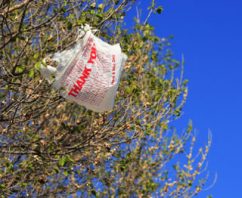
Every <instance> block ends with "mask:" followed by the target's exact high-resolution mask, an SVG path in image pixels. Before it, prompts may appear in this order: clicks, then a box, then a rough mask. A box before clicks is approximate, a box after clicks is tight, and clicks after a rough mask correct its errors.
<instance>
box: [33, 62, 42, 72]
mask: <svg viewBox="0 0 242 198" xmlns="http://www.w3.org/2000/svg"><path fill="white" fill-rule="evenodd" d="M40 66H41V62H37V63H35V65H34V68H35V69H36V70H38V71H39V70H40Z"/></svg>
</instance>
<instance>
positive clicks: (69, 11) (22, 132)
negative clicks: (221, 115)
mask: <svg viewBox="0 0 242 198" xmlns="http://www.w3.org/2000/svg"><path fill="white" fill-rule="evenodd" d="M134 4H135V1H134V0H123V1H121V0H109V1H107V0H104V1H102V2H98V1H92V0H88V1H84V0H58V1H55V0H46V1H42V0H41V1H39V0H23V1H17V0H11V1H5V0H3V1H1V5H0V25H1V32H0V37H1V40H0V50H1V51H0V64H1V68H0V194H1V195H3V197H5V196H6V197H8V196H17V197H21V196H22V197H25V196H30V197H36V196H43V197H53V196H54V197H56V196H57V197H58V196H61V197H63V196H67V195H72V194H75V193H78V194H79V195H80V196H83V197H87V196H90V197H100V196H101V197H103V196H104V197H109V196H111V197H115V196H121V197H129V196H131V197H142V196H144V197H146V196H151V195H153V196H159V197H192V196H193V195H195V194H197V193H199V192H200V191H201V189H202V187H203V185H204V183H205V181H206V178H205V179H204V178H202V177H198V176H199V175H200V173H201V172H202V167H203V164H204V162H205V160H206V156H207V153H208V150H209V146H210V141H209V142H208V145H207V146H205V148H201V149H199V151H198V153H195V154H194V151H193V148H194V143H195V141H196V137H195V136H194V135H193V133H192V132H191V131H192V126H191V124H189V125H188V128H187V130H186V131H184V132H176V130H175V129H174V128H173V127H172V121H173V120H175V119H177V118H179V117H180V115H181V112H182V108H183V105H184V103H185V100H186V97H187V93H188V91H187V85H186V84H187V82H186V81H184V80H183V78H182V74H181V75H178V74H179V73H178V72H179V71H181V73H182V68H181V65H182V64H183V63H180V62H179V61H177V60H175V59H174V58H173V56H172V52H171V51H170V49H169V46H170V44H169V40H168V39H164V38H159V37H157V36H156V35H155V34H154V27H152V26H151V25H150V24H149V23H148V19H149V17H150V15H151V14H152V13H157V14H160V13H162V10H163V9H162V7H161V6H159V5H157V4H156V3H155V1H151V6H150V7H149V13H148V16H147V18H146V19H145V21H144V23H142V22H141V19H140V18H139V17H137V18H136V19H135V24H134V26H133V27H132V29H131V28H129V30H128V29H125V28H124V27H123V25H122V24H123V22H124V21H125V14H126V13H127V12H128V10H129V9H130V8H132V6H133V5H134ZM86 23H88V24H90V25H91V26H92V27H94V28H96V29H98V30H99V31H98V32H97V33H96V34H97V36H99V37H101V38H102V39H104V40H106V41H108V42H109V43H116V42H119V43H120V44H121V46H122V49H123V51H124V52H125V53H126V54H127V55H128V57H129V58H128V61H127V64H126V65H125V68H124V71H123V75H122V78H121V83H120V87H119V90H118V93H117V98H116V105H115V108H114V110H113V111H112V112H106V113H103V114H99V113H94V112H92V111H88V110H86V109H85V108H83V107H81V106H78V105H76V104H74V103H70V102H67V101H65V100H64V99H63V98H61V97H60V95H59V93H58V91H55V90H53V89H52V88H51V87H50V86H49V85H48V83H47V82H46V81H44V80H43V79H42V77H41V76H40V73H39V67H40V64H41V61H42V60H43V58H44V57H46V56H47V55H48V56H49V55H51V54H53V53H54V52H56V51H58V50H63V49H66V48H68V47H71V46H72V44H73V43H74V42H75V39H76V36H77V32H78V29H79V28H81V26H82V25H84V24H86ZM179 162H180V163H179Z"/></svg>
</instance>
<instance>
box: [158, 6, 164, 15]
mask: <svg viewBox="0 0 242 198" xmlns="http://www.w3.org/2000/svg"><path fill="white" fill-rule="evenodd" d="M156 12H157V13H158V14H161V13H162V12H163V8H162V7H161V6H159V7H158V8H157V9H156Z"/></svg>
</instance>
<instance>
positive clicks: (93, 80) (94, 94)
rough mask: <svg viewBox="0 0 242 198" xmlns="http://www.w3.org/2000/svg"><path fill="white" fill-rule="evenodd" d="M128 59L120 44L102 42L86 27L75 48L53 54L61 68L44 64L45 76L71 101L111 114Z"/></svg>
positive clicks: (42, 72)
mask: <svg viewBox="0 0 242 198" xmlns="http://www.w3.org/2000/svg"><path fill="white" fill-rule="evenodd" d="M126 59H127V56H126V55H125V54H124V53H122V51H121V48H120V45H119V44H115V45H110V44H108V43H106V42H104V41H102V40H101V39H99V38H97V37H96V36H95V35H94V34H93V33H92V31H91V29H90V27H89V26H88V25H86V26H85V27H84V29H83V30H81V31H80V32H79V37H78V39H77V42H76V44H75V46H73V48H71V49H68V50H64V51H62V52H57V53H55V54H54V55H53V57H52V60H53V61H56V62H57V64H58V66H57V68H55V67H52V66H50V65H48V66H47V67H46V66H43V65H42V66H41V74H42V75H43V76H44V78H45V79H46V80H48V82H49V83H53V86H54V87H55V88H56V89H58V90H61V91H60V93H61V95H62V96H63V97H64V98H66V99H67V100H70V101H74V102H76V103H78V104H80V105H82V106H85V107H86V108H87V109H91V110H93V111H96V112H103V111H109V110H112V108H113V106H114V100H115V96H116V92H117V88H118V85H119V78H120V75H121V72H122V68H123V66H124V64H125V61H126ZM53 76H54V78H52V77H53Z"/></svg>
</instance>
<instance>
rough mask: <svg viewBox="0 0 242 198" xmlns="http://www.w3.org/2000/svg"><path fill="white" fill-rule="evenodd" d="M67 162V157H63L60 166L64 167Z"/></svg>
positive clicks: (59, 162)
mask: <svg viewBox="0 0 242 198" xmlns="http://www.w3.org/2000/svg"><path fill="white" fill-rule="evenodd" d="M66 161H67V158H66V156H62V157H61V158H60V159H59V161H58V164H59V166H64V165H65V164H66Z"/></svg>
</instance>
